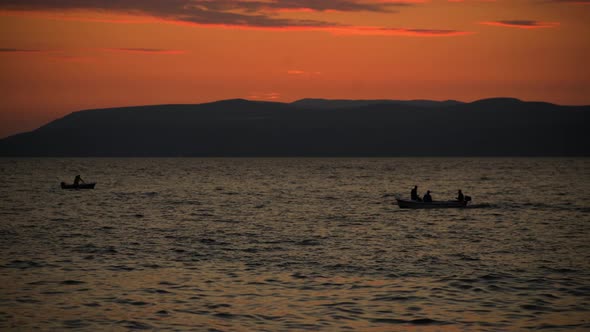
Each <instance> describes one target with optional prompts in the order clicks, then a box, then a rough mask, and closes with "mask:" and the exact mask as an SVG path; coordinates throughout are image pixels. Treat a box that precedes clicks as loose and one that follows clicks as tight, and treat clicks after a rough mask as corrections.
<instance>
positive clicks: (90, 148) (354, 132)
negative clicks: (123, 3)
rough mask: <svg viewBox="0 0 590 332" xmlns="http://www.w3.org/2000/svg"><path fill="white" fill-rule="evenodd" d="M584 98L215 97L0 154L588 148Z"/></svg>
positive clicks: (18, 143)
mask: <svg viewBox="0 0 590 332" xmlns="http://www.w3.org/2000/svg"><path fill="white" fill-rule="evenodd" d="M589 116H590V106H559V105H554V104H549V103H542V102H523V101H520V100H517V99H511V98H495V99H485V100H479V101H476V102H472V103H461V102H457V101H443V102H437V101H427V100H413V101H395V100H324V99H303V100H299V101H296V102H294V103H290V104H289V103H275V102H258V101H247V100H243V99H232V100H224V101H219V102H213V103H206V104H198V105H156V106H137V107H123V108H109V109H98V110H86V111H79V112H74V113H72V114H69V115H67V116H65V117H63V118H61V119H58V120H55V121H53V122H51V123H49V124H47V125H45V126H43V127H41V128H39V129H37V130H34V131H32V132H28V133H23V134H18V135H14V136H11V137H8V138H5V139H2V140H0V156H52V157H123V156H124V157H176V156H183V157H191V156H325V157H330V156H590V135H589V134H588V133H589V132H590V121H589V120H590V118H589Z"/></svg>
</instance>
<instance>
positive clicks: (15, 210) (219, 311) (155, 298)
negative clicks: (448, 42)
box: [0, 158, 590, 331]
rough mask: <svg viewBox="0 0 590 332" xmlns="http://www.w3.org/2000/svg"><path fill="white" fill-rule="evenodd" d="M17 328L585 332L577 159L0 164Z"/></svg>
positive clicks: (588, 230)
mask: <svg viewBox="0 0 590 332" xmlns="http://www.w3.org/2000/svg"><path fill="white" fill-rule="evenodd" d="M76 174H81V175H82V178H83V179H85V180H86V181H96V182H97V183H98V184H97V186H96V189H95V190H87V191H86V190H80V191H68V190H61V189H60V188H59V183H60V182H61V181H66V182H71V181H72V179H73V177H74V176H75V175H76ZM414 184H417V185H418V186H419V191H420V192H421V193H423V192H424V191H425V190H431V191H432V192H433V197H434V199H435V200H436V199H449V198H452V197H454V195H455V194H456V191H457V189H462V190H463V192H464V193H465V194H467V195H470V196H472V197H473V206H472V207H471V208H467V209H463V210H402V209H399V208H398V207H397V206H396V205H394V204H393V203H394V202H395V199H394V195H395V194H402V195H404V196H409V192H410V189H411V188H412V187H413V185H414ZM31 329H42V330H63V329H76V330H89V331H94V330H113V329H116V330H117V329H158V330H195V331H279V330H281V331H284V330H294V331H302V330H322V331H334V330H339V331H340V330H356V331H403V330H410V331H504V330H537V329H544V330H548V331H559V330H564V331H579V330H590V159H494V158H487V159H459V158H454V159H443V158H432V159H430V158H412V159H401V158H399V159H396V158H392V159H0V330H31Z"/></svg>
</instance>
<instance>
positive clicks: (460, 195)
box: [457, 189, 465, 202]
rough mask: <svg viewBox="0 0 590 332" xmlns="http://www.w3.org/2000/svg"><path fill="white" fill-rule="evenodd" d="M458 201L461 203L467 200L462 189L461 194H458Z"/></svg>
mask: <svg viewBox="0 0 590 332" xmlns="http://www.w3.org/2000/svg"><path fill="white" fill-rule="evenodd" d="M457 200H458V201H459V202H463V201H464V200H465V196H464V195H463V193H462V192H461V189H459V192H458V193H457Z"/></svg>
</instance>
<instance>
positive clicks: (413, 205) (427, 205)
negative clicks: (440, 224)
mask: <svg viewBox="0 0 590 332" xmlns="http://www.w3.org/2000/svg"><path fill="white" fill-rule="evenodd" d="M395 200H396V201H397V205H398V206H399V207H400V208H401V209H449V208H464V207H466V206H467V204H468V203H469V201H470V199H465V200H462V201H458V200H454V201H432V202H423V201H416V200H411V199H403V198H398V197H396V198H395Z"/></svg>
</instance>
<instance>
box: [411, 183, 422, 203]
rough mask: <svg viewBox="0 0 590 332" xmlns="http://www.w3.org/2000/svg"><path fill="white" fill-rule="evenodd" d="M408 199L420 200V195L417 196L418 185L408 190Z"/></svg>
mask: <svg viewBox="0 0 590 332" xmlns="http://www.w3.org/2000/svg"><path fill="white" fill-rule="evenodd" d="M410 199H411V200H413V201H421V199H420V196H418V186H414V189H412V191H411V192H410Z"/></svg>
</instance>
